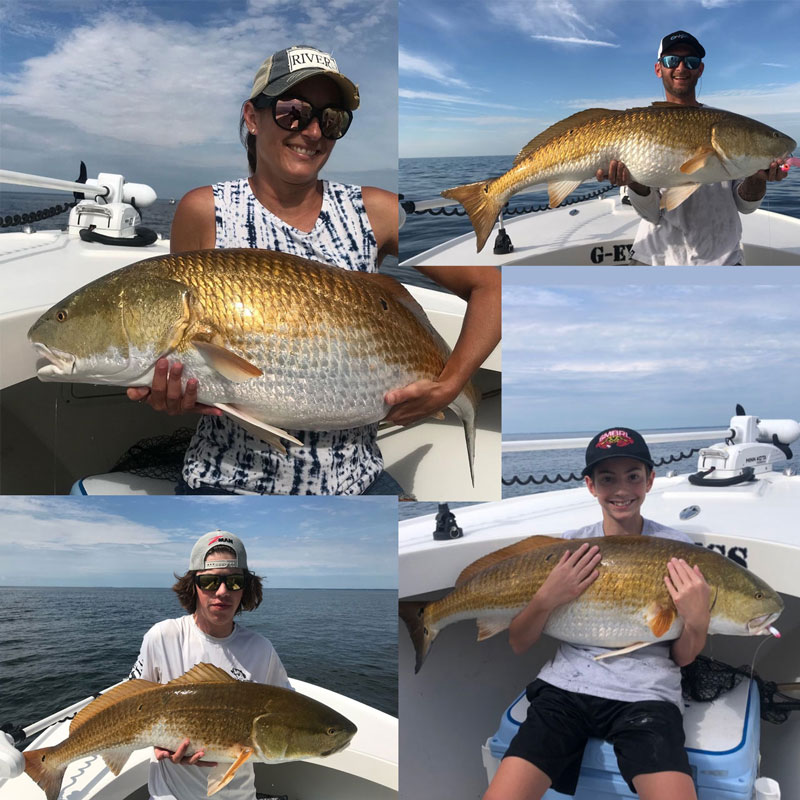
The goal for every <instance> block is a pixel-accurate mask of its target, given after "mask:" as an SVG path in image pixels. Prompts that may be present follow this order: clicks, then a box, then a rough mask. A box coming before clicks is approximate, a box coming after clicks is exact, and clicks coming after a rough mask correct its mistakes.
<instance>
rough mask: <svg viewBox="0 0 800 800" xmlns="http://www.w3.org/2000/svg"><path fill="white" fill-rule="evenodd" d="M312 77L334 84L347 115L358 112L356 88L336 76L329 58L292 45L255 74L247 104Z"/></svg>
mask: <svg viewBox="0 0 800 800" xmlns="http://www.w3.org/2000/svg"><path fill="white" fill-rule="evenodd" d="M314 75H324V76H325V77H326V78H330V79H331V80H332V81H334V83H336V85H337V86H338V87H339V88H340V89H341V91H342V99H343V101H344V107H345V108H348V109H350V111H355V110H356V109H357V108H358V105H359V102H360V99H359V96H358V86H357V85H356V84H355V83H353V82H352V81H351V80H350V79H349V78H346V77H345V76H344V75H342V73H341V72H339V67H338V66H337V65H336V62H335V61H334V59H333V56H331V55H329V54H328V53H323V52H322V50H317V49H316V47H308V46H306V45H294V46H293V47H287V48H286V49H285V50H279V51H278V52H277V53H273V54H272V55H271V56H270V57H269V58H268V59H267V60H266V61H265V62H264V63H263V64H262V65H261V66H260V67H259V68H258V72H256V77H255V80H254V81H253V88H252V90H251V91H250V100H253V99H255V98H256V97H258V95H260V94H264V95H266V96H267V97H278V96H279V95H282V94H283V93H284V92H286V91H288V90H289V89H290V88H291V87H292V86H294V85H295V84H296V83H300V81H304V80H306V78H311V77H313V76H314Z"/></svg>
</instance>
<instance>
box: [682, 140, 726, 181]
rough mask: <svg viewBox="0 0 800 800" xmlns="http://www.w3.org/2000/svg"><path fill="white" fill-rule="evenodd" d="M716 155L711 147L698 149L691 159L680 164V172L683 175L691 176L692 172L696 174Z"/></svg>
mask: <svg viewBox="0 0 800 800" xmlns="http://www.w3.org/2000/svg"><path fill="white" fill-rule="evenodd" d="M716 155H717V151H716V150H715V149H714V148H713V147H711V145H706V146H705V147H699V148H698V149H697V152H696V153H695V154H694V155H693V156H692V157H691V158H689V159H688V160H686V161H684V163H683V164H681V172H683V173H684V174H685V175H691V174H692V173H693V172H697V170H699V169H702V168H703V167H704V166H705V165H706V162H707V161H708V159H709V158H711V156H716Z"/></svg>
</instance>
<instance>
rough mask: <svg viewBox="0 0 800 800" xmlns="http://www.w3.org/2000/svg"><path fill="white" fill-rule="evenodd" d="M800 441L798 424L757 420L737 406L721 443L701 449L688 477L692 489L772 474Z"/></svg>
mask: <svg viewBox="0 0 800 800" xmlns="http://www.w3.org/2000/svg"><path fill="white" fill-rule="evenodd" d="M798 439H800V423H798V422H796V421H795V420H793V419H759V418H758V417H754V416H750V415H748V414H745V411H744V409H743V408H742V407H741V406H736V416H735V417H731V424H730V431H729V434H728V437H727V438H726V439H725V441H724V442H719V443H717V444H713V445H711V446H710V447H704V448H703V449H702V450H700V455H699V456H698V459H697V469H698V472H696V473H695V474H694V475H690V476H689V481H690V483H693V484H694V485H695V486H732V485H734V484H736V483H744V482H746V481H751V480H754V479H755V476H756V475H758V474H759V473H762V472H771V471H772V466H773V464H777V463H779V462H781V461H784V460H788V459H790V458H792V451H791V450H790V449H789V445H790V444H791V443H792V442H795V441H797V440H798Z"/></svg>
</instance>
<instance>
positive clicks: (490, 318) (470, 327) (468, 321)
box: [437, 285, 501, 397]
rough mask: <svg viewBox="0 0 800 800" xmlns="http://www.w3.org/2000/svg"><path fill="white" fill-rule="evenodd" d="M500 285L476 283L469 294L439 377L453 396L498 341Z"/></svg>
mask: <svg viewBox="0 0 800 800" xmlns="http://www.w3.org/2000/svg"><path fill="white" fill-rule="evenodd" d="M499 309H500V293H499V286H491V285H487V286H477V287H475V288H474V289H472V291H471V292H470V294H469V298H468V300H467V310H466V313H465V315H464V322H463V323H462V326H461V333H460V334H459V337H458V341H457V342H456V345H455V347H454V348H453V352H452V353H451V354H450V358H448V359H447V362H446V363H445V365H444V369H443V370H442V372H441V374H440V375H439V377H438V379H437V380H438V382H439V383H442V384H444V385H445V386H446V387H448V388H449V390H450V392H451V393H452V394H453V397H455V396H456V395H457V394H458V393H459V392H460V391H461V389H462V388H463V386H464V384H465V383H466V382H467V381H468V380H469V379H470V377H472V375H473V374H474V373H475V372H476V371H477V370H478V368H479V367H480V365H481V364H482V363H483V362H484V361H485V360H486V359H487V358H488V356H489V354H490V353H491V352H492V350H494V348H495V347H496V346H497V343H498V342H499V341H500V332H501V329H500V324H501V323H500V314H499V313H498V311H499Z"/></svg>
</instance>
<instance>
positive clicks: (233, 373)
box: [192, 339, 264, 383]
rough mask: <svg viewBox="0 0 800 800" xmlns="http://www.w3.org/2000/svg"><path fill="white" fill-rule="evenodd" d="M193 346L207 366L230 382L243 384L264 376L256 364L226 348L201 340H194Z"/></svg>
mask: <svg viewBox="0 0 800 800" xmlns="http://www.w3.org/2000/svg"><path fill="white" fill-rule="evenodd" d="M192 344H193V345H194V347H195V348H196V349H197V351H198V352H199V353H200V355H201V356H202V357H203V360H204V361H205V362H206V364H208V366H209V367H211V368H212V369H215V370H216V371H217V372H219V374H220V375H222V376H223V377H225V378H227V379H228V380H229V381H235V382H236V383H241V382H242V381H249V380H250V379H251V378H258V377H260V376H261V375H263V374H264V373H263V372H262V371H261V370H260V369H259V368H258V367H257V366H256V365H255V364H251V363H250V362H249V361H248V360H247V359H246V358H242V357H241V356H238V355H236V353H234V352H233V351H232V350H228V349H227V348H226V347H220V345H218V344H213V343H212V342H204V341H201V340H199V339H192Z"/></svg>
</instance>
